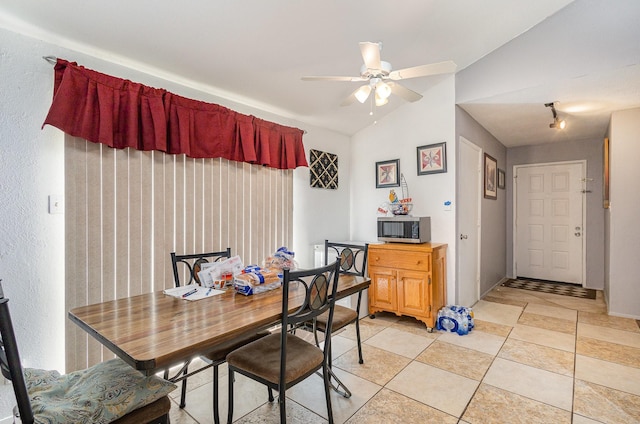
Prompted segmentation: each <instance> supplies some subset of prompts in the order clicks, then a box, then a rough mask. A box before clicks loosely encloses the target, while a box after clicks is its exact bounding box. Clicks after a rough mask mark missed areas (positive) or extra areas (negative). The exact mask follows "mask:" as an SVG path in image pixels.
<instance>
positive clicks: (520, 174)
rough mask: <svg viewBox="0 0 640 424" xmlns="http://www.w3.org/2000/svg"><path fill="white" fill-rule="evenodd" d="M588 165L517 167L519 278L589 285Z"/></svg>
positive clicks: (559, 164) (516, 202) (516, 263)
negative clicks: (585, 282)
mask: <svg viewBox="0 0 640 424" xmlns="http://www.w3.org/2000/svg"><path fill="white" fill-rule="evenodd" d="M585 169H586V162H585V161H576V162H556V163H548V164H534V165H522V166H515V167H514V175H515V180H514V196H515V198H514V217H515V219H514V232H513V234H514V241H513V247H514V254H513V257H514V262H515V263H514V269H515V274H516V276H517V277H521V278H528V279H537V280H549V281H559V282H565V283H573V284H579V285H582V286H584V274H585V240H586V238H585V231H584V222H585V217H584V211H585V205H584V201H585V196H584V194H585V188H584V187H585Z"/></svg>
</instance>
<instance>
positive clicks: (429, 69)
mask: <svg viewBox="0 0 640 424" xmlns="http://www.w3.org/2000/svg"><path fill="white" fill-rule="evenodd" d="M455 70H456V64H455V63H454V62H453V61H451V60H447V61H445V62H438V63H430V64H429V65H421V66H414V67H413V68H405V69H398V70H397V71H391V72H389V78H390V79H392V80H394V81H397V80H401V79H407V78H416V77H426V76H429V75H438V74H448V73H451V72H455Z"/></svg>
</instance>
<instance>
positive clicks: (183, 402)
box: [180, 366, 189, 409]
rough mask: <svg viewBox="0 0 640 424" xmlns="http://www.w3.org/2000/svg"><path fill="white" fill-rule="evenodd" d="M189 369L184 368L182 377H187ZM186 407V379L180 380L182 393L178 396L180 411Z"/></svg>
mask: <svg viewBox="0 0 640 424" xmlns="http://www.w3.org/2000/svg"><path fill="white" fill-rule="evenodd" d="M188 371H189V367H187V366H185V367H184V371H183V373H182V375H187V372H188ZM185 406H187V379H186V378H185V379H184V380H182V393H181V394H180V409H182V408H184V407H185Z"/></svg>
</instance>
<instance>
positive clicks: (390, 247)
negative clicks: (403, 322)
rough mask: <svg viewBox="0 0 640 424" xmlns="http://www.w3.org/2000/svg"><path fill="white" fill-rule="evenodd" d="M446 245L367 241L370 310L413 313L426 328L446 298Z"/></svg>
mask: <svg viewBox="0 0 640 424" xmlns="http://www.w3.org/2000/svg"><path fill="white" fill-rule="evenodd" d="M446 250H447V245H446V244H442V243H421V244H409V243H384V244H370V245H369V254H368V257H369V258H368V262H369V278H371V286H370V287H369V314H372V315H373V314H375V313H376V312H380V311H387V312H393V313H395V314H396V315H408V316H412V317H414V318H416V319H418V320H420V321H422V322H424V323H425V324H426V325H427V327H428V328H430V329H431V328H433V327H434V326H435V318H436V315H437V313H438V310H440V308H442V307H443V306H444V305H445V304H446V302H447V294H446V293H447V292H446V290H447V278H446V270H447V259H446Z"/></svg>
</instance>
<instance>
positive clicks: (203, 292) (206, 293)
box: [163, 284, 225, 300]
mask: <svg viewBox="0 0 640 424" xmlns="http://www.w3.org/2000/svg"><path fill="white" fill-rule="evenodd" d="M193 290H195V291H196V292H195V293H193V294H190V295H189V296H187V297H182V295H184V294H185V293H189V292H190V291H193ZM224 292H225V291H224V290H217V289H213V288H210V289H208V288H206V287H200V286H199V285H197V284H189V285H188V286H180V287H174V288H172V289H165V290H164V291H163V293H164V294H168V295H169V296H173V297H177V298H180V299H185V300H200V299H204V298H205V297H211V296H216V295H219V294H222V293H224Z"/></svg>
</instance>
